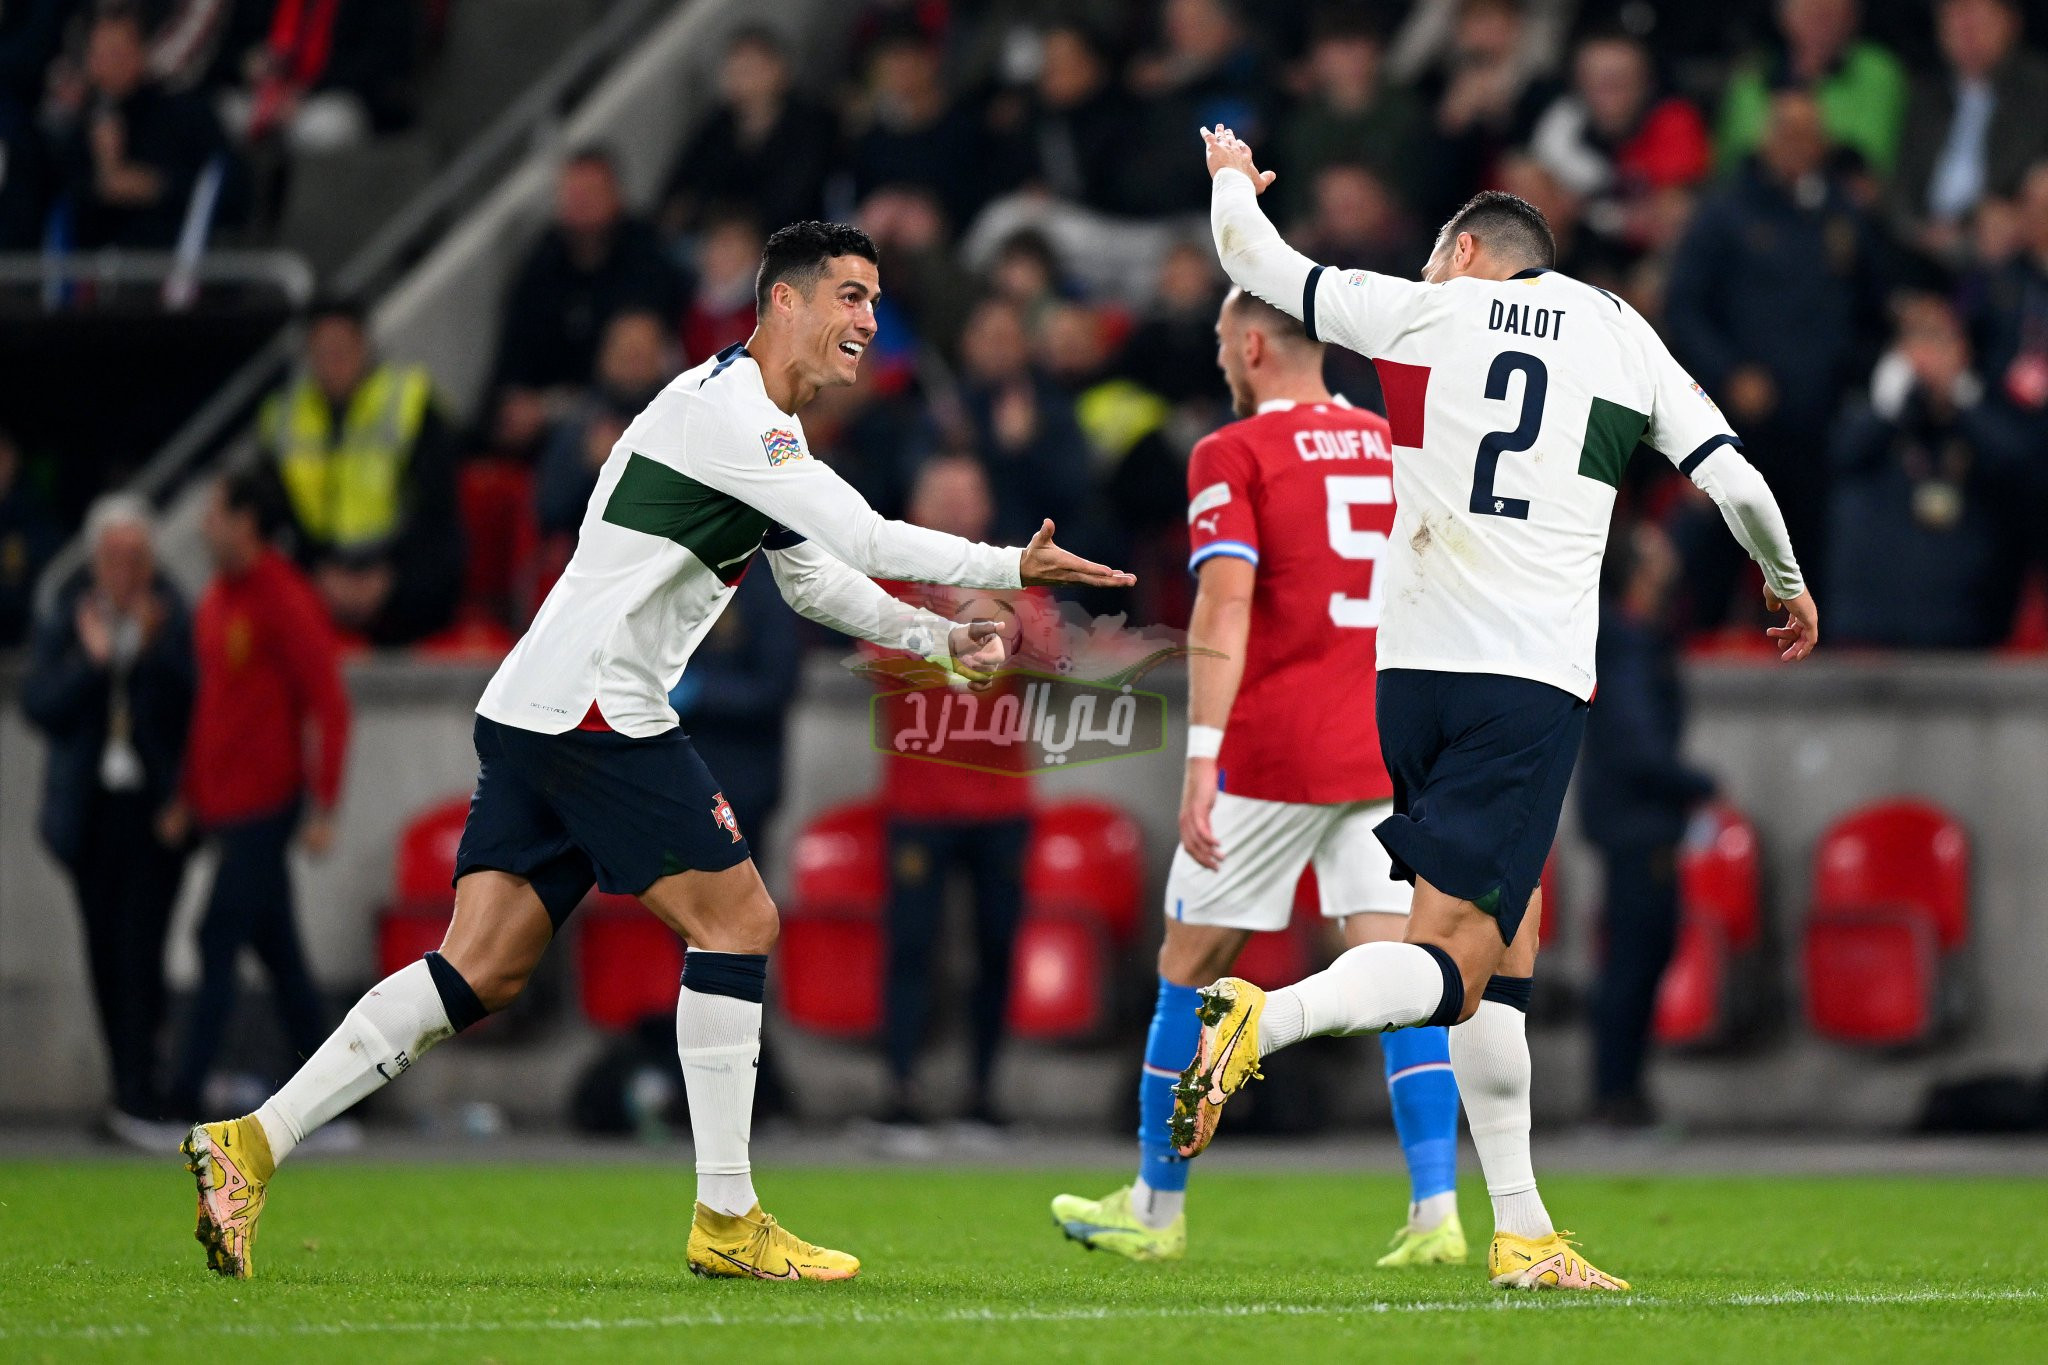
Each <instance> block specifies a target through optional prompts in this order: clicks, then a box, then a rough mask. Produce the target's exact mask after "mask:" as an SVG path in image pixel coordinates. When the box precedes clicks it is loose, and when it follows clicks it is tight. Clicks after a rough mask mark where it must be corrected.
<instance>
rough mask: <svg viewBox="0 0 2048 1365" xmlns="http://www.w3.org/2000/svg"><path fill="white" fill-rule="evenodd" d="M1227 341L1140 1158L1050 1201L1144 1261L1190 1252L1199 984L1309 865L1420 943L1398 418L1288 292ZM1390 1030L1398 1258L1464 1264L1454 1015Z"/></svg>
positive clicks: (1241, 308)
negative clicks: (1381, 654) (1405, 718)
mask: <svg viewBox="0 0 2048 1365" xmlns="http://www.w3.org/2000/svg"><path fill="white" fill-rule="evenodd" d="M1216 339H1217V363H1218V364H1219V365H1220V366H1221V367H1222V370H1223V375H1224V378H1225V380H1226V381H1227V382H1228V384H1229V386H1230V397H1231V403H1232V406H1233V407H1234V409H1235V410H1236V412H1237V415H1238V416H1239V417H1240V418H1241V419H1243V420H1241V421H1237V422H1233V423H1231V424H1230V425H1229V426H1226V427H1224V428H1223V429H1222V430H1220V431H1217V432H1215V433H1213V434H1211V435H1209V436H1208V437H1205V438H1204V439H1203V440H1202V441H1201V442H1200V443H1199V444H1197V445H1196V446H1195V449H1194V454H1193V456H1192V458H1191V459H1190V461H1189V464H1188V539H1189V543H1190V546H1191V547H1192V554H1191V555H1190V557H1189V561H1188V562H1189V568H1190V569H1191V570H1192V571H1193V572H1194V573H1196V574H1197V575H1198V576H1199V580H1200V586H1199V588H1198V589H1197V592H1196V597H1195V610H1194V619H1193V623H1192V628H1191V631H1190V643H1191V644H1193V645H1194V646H1196V647H1197V648H1198V649H1200V650H1205V651H1214V653H1213V654H1208V653H1198V654H1197V655H1196V656H1195V657H1194V658H1193V659H1192V661H1191V663H1190V667H1189V683H1188V690H1189V700H1188V720H1189V727H1188V754H1187V768H1186V778H1185V782H1184V785H1183V787H1182V790H1181V803H1180V838H1181V846H1180V848H1179V849H1178V850H1176V851H1175V853H1174V860H1173V870H1172V872H1171V873H1170V874H1169V876H1168V880H1167V887H1166V938H1165V941H1164V943H1162V944H1161V946H1160V949H1159V997H1158V1006H1157V1008H1156V1010H1155V1012H1154V1014H1153V1017H1152V1030H1151V1033H1150V1035H1149V1037H1148V1038H1147V1041H1146V1045H1145V1065H1144V1070H1143V1072H1142V1073H1141V1075H1140V1078H1139V1087H1138V1093H1139V1115H1140V1116H1139V1127H1138V1142H1139V1148H1140V1152H1141V1160H1140V1167H1139V1173H1138V1178H1137V1180H1136V1181H1134V1182H1133V1183H1132V1184H1130V1185H1128V1186H1125V1187H1124V1188H1122V1189H1120V1190H1117V1191H1116V1192H1115V1193H1113V1194H1111V1195H1108V1196H1107V1197H1105V1198H1102V1199H1083V1198H1079V1197H1077V1196H1074V1195H1061V1196H1060V1197H1059V1198H1058V1199H1055V1200H1054V1201H1053V1217H1054V1218H1055V1219H1056V1220H1057V1221H1058V1222H1059V1224H1060V1226H1061V1227H1062V1228H1063V1229H1064V1230H1065V1232H1066V1234H1067V1236H1068V1237H1070V1238H1072V1239H1073V1240H1075V1241H1077V1242H1080V1243H1082V1244H1083V1245H1086V1246H1089V1247H1093V1248H1100V1249H1102V1250H1105V1251H1115V1252H1117V1253H1119V1254H1121V1255H1124V1256H1128V1257H1130V1258H1131V1259H1133V1260H1145V1261H1149V1260H1174V1259H1178V1258H1179V1257H1180V1256H1181V1255H1183V1254H1184V1253H1185V1251H1186V1247H1187V1219H1186V1216H1185V1214H1184V1212H1183V1205H1184V1203H1185V1200H1186V1190H1187V1166H1186V1164H1185V1163H1184V1162H1183V1161H1182V1160H1181V1159H1180V1157H1179V1156H1178V1155H1177V1154H1176V1153H1175V1150H1174V1144H1173V1140H1172V1139H1171V1138H1170V1137H1169V1136H1168V1133H1167V1120H1168V1119H1169V1118H1170V1117H1171V1115H1172V1113H1173V1087H1174V1083H1175V1082H1176V1081H1177V1080H1179V1078H1180V1071H1181V1068H1182V1067H1183V1066H1184V1065H1185V1064H1186V1061H1187V1058H1188V1057H1189V1056H1190V1055H1192V1053H1193V1051H1194V1047H1195V1042H1196V1036H1197V1034H1198V1033H1199V1031H1200V1027H1201V1026H1200V1021H1199V1019H1198V1018H1197V1015H1196V1006H1197V1003H1198V1002H1197V1000H1196V996H1195V991H1196V988H1197V987H1199V986H1204V985H1207V984H1208V983H1209V982H1211V981H1213V980H1215V979H1216V978H1217V977H1218V976H1221V975H1225V974H1227V973H1228V972H1229V970H1230V968H1231V966H1232V964H1233V963H1235V962H1236V961H1237V956H1238V954H1239V953H1240V952H1241V951H1243V949H1244V945H1245V942H1246V940H1247V939H1249V938H1250V936H1251V935H1252V934H1253V933H1255V932H1258V931H1261V930H1272V929H1280V928H1284V927H1285V926H1286V924H1287V921H1288V917H1289V915H1290V914H1291V913H1292V911H1293V907H1294V892H1295V885H1296V883H1297V882H1299V881H1300V879H1301V874H1302V869H1303V868H1305V867H1308V866H1311V865H1313V866H1314V868H1315V871H1316V883H1317V886H1318V888H1319V890H1320V896H1321V901H1322V912H1323V915H1324V916H1325V917H1326V918H1330V919H1335V920H1338V921H1339V922H1340V923H1342V925H1343V926H1344V937H1345V941H1346V944H1347V946H1356V945H1358V944H1361V943H1367V942H1373V941H1377V940H1389V939H1391V940H1399V939H1400V938H1402V936H1403V934H1404V932H1405V930H1406V927H1407V916H1408V904H1409V899H1410V897H1409V888H1408V887H1407V885H1406V884H1405V883H1402V882H1397V881H1395V880H1394V879H1393V876H1392V870H1391V867H1390V864H1389V861H1388V858H1387V852H1386V850H1385V848H1383V847H1382V846H1381V844H1380V842H1379V840H1378V839H1377V838H1375V837H1374V835H1373V826H1374V825H1376V824H1378V823H1379V822H1380V821H1381V820H1383V819H1385V818H1386V817H1387V816H1388V815H1390V814H1392V813H1393V792H1394V788H1393V782H1392V780H1391V779H1390V778H1389V777H1388V776H1387V770H1386V765H1385V763H1384V762H1383V761H1382V759H1381V757H1380V743H1379V732H1378V728H1377V726H1376V724H1375V722H1374V707H1373V696H1372V692H1373V679H1374V671H1375V650H1376V648H1377V636H1378V626H1379V619H1380V592H1381V586H1380V585H1381V576H1380V574H1379V572H1378V561H1379V558H1380V556H1381V553H1382V552H1383V551H1384V550H1385V548H1386V544H1387V535H1388V532H1389V531H1390V530H1391V529H1392V528H1393V524H1394V483H1393V443H1392V436H1391V433H1390V432H1389V429H1388V427H1387V422H1386V419H1384V418H1382V417H1380V416H1378V415H1377V414H1375V413H1371V412H1367V411H1364V410H1361V409H1358V408H1354V407H1352V406H1350V405H1349V404H1348V403H1346V402H1345V401H1344V400H1343V399H1341V398H1333V397H1332V396H1331V394H1330V392H1329V390H1328V389H1327V388H1326V387H1325V386H1324V383H1323V347H1322V346H1321V345H1320V344H1319V343H1317V342H1314V341H1311V340H1309V337H1308V334H1307V333H1306V332H1305V331H1304V330H1303V329H1302V325H1301V323H1300V322H1299V321H1298V320H1296V319H1294V318H1291V317H1289V316H1287V315H1286V314H1285V313H1282V312H1281V311H1280V310H1278V309H1276V308H1274V307H1272V306H1270V305H1269V304H1266V303H1264V302H1262V301H1261V300H1259V299H1257V298H1255V297H1253V296H1252V295H1249V294H1246V293H1243V292H1242V291H1239V290H1232V291H1231V293H1230V295H1229V297H1228V298H1226V299H1225V300H1224V303H1223V310H1222V315H1221V316H1220V318H1219V319H1218V321H1217V324H1216ZM1380 1041H1381V1045H1382V1047H1383V1048H1384V1050H1385V1053H1386V1064H1387V1080H1388V1087H1389V1091H1390V1093H1391V1095H1392V1097H1393V1106H1394V1122H1395V1127H1396V1129H1397V1130H1398V1131H1399V1133H1400V1136H1401V1145H1402V1148H1403V1150H1404V1152H1405V1153H1406V1155H1407V1159H1408V1170H1409V1177H1410V1184H1411V1191H1412V1193H1411V1203H1410V1205H1409V1214H1408V1221H1407V1223H1406V1224H1405V1225H1404V1226H1403V1228H1402V1229H1401V1231H1400V1232H1399V1233H1397V1234H1396V1235H1395V1238H1394V1247H1393V1250H1392V1251H1390V1252H1389V1253H1388V1254H1387V1255H1386V1256H1385V1257H1383V1258H1382V1259H1381V1260H1380V1264H1381V1265H1418V1264H1426V1263H1434V1262H1445V1263H1461V1262H1463V1261H1464V1259H1465V1234H1464V1231H1463V1229H1462V1228H1461V1227H1460V1226H1459V1223H1458V1213H1457V1196H1456V1193H1455V1190H1454V1183H1455V1177H1456V1170H1457V1122H1458V1091H1457V1083H1456V1082H1455V1081H1454V1080H1453V1079H1452V1076H1451V1065H1450V1045H1449V1041H1448V1036H1447V1031H1446V1030H1444V1029H1441V1028H1417V1029H1408V1030H1405V1031H1402V1032H1399V1033H1389V1034H1385V1035H1382V1037H1381V1040H1380Z"/></svg>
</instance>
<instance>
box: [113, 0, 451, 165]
mask: <svg viewBox="0 0 2048 1365" xmlns="http://www.w3.org/2000/svg"><path fill="white" fill-rule="evenodd" d="M184 17H185V18H186V20H187V23H188V24H190V23H192V22H194V21H196V20H197V19H198V17H199V16H197V15H196V14H195V15H189V16H184ZM421 19H422V16H421V10H420V6H419V5H418V4H417V3H416V0H351V3H349V4H340V3H338V2H337V0H276V4H275V5H274V6H272V7H271V8H270V25H269V31H268V33H267V34H266V35H265V37H264V40H263V41H262V42H261V43H260V44H258V45H256V46H254V47H252V48H250V49H249V50H247V51H246V52H244V53H242V54H241V62H242V72H241V74H242V85H241V88H239V89H235V90H230V91H227V92H226V93H224V94H223V95H222V97H221V113H222V117H223V118H225V119H226V120H227V124H228V127H229V128H230V129H232V130H233V132H234V134H235V136H236V137H238V138H240V139H241V140H243V141H244V142H249V143H259V142H265V141H268V140H271V139H277V140H279V141H281V142H282V143H283V144H284V145H285V146H287V147H289V148H290V149H291V150H292V151H294V152H320V151H330V150H333V149H334V148H337V147H349V146H353V145H355V144H356V143H359V142H362V141H364V140H365V139H366V138H368V137H369V136H370V134H371V133H373V132H376V133H390V132H397V131H399V130H401V129H403V128H405V127H407V126H409V125H410V124H411V123H412V121H413V117H414V115H415V113H416V111H417V100H416V91H415V89H414V75H415V68H416V67H417V64H418V60H419V54H420V45H421V29H422V22H421ZM174 37H175V32H170V33H164V34H162V35H160V37H159V41H158V43H157V45H156V48H155V50H154V51H153V52H152V54H151V55H152V57H153V58H155V59H156V60H157V61H158V63H159V64H160V69H161V64H162V63H165V62H168V61H169V60H170V59H171V55H172V51H173V50H172V49H171V48H170V46H169V41H170V40H171V39H173V38H174Z"/></svg>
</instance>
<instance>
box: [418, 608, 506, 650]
mask: <svg viewBox="0 0 2048 1365" xmlns="http://www.w3.org/2000/svg"><path fill="white" fill-rule="evenodd" d="M518 643H519V637H518V636H516V635H514V634H513V633H512V632H511V631H510V630H509V629H507V628H506V626H505V624H504V623H503V622H502V621H497V620H493V619H492V618H490V617H488V616H485V615H484V614H483V613H482V611H481V609H480V608H478V607H476V606H474V605H470V606H465V607H463V608H462V611H461V614H460V615H459V616H458V617H457V618H456V620H455V621H454V622H453V623H452V624H450V625H449V626H448V627H447V629H445V630H439V631H436V632H435V633H434V634H432V635H429V636H428V637H427V638H426V639H424V640H421V641H420V642H419V643H418V644H416V645H414V646H413V651H414V652H415V653H417V654H420V655H422V656H424V657H426V658H429V659H449V660H455V661H461V662H490V663H495V662H497V661H498V660H500V659H503V658H504V657H505V656H506V655H507V654H510V653H511V652H512V646H514V645H516V644H518Z"/></svg>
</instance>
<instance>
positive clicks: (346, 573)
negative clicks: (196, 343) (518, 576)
mask: <svg viewBox="0 0 2048 1365" xmlns="http://www.w3.org/2000/svg"><path fill="white" fill-rule="evenodd" d="M257 437H258V440H259V441H260V443H261V445H262V449H263V460H264V464H265V466H266V467H267V469H268V471H269V473H270V474H272V475H273V476H274V477H275V480H276V483H277V485H278V487H279V489H280V490H281V492H282V495H283V502H284V505H285V507H286V508H287V509H288V510H289V511H290V513H291V521H292V527H293V530H294V532H295V535H296V539H297V541H298V545H297V557H298V559H299V562H300V563H301V564H302V565H304V566H305V567H306V569H307V570H308V571H309V572H311V574H312V575H313V581H314V584H315V586H316V587H318V588H319V589H320V593H321V596H322V598H323V599H324V600H325V601H326V602H327V606H328V610H329V612H330V613H331V614H332V615H333V617H334V619H335V622H336V624H338V625H340V626H341V627H342V628H343V629H344V630H349V631H354V632H357V633H359V634H361V635H364V636H365V637H367V638H369V639H370V640H372V641H374V642H377V643H381V644H402V643H406V642H409V641H411V640H416V639H418V638H420V637H421V636H423V635H427V634H431V633H432V632H433V631H434V630H436V629H438V628H439V627H440V626H442V625H445V624H446V623H447V621H448V619H449V617H450V615H451V614H452V613H453V610H454V605H455V598H456V596H457V594H458V593H459V592H460V590H461V585H462V584H461V579H462V535H461V527H460V525H459V524H458V510H457V505H456V495H455V470H454V452H453V440H452V437H451V436H450V433H449V431H448V428H447V424H446V423H445V422H444V421H443V420H442V419H441V417H440V416H439V414H438V413H437V412H436V410H435V405H434V386H433V381H432V380H431V379H430V378H429V377H428V376H427V372H426V371H425V370H423V369H420V368H419V367H418V366H414V365H397V364H387V363H380V362H378V361H377V360H376V359H375V357H374V356H373V355H372V354H371V350H370V343H369V337H368V333H367V330H366V328H365V326H364V319H363V316H362V313H361V312H360V311H359V310H358V309H357V308H355V307H354V306H353V305H350V304H328V305H323V306H321V307H318V308H315V309H314V311H313V316H312V318H311V320H310V323H309V325H308V329H307V334H306V354H305V364H304V366H303V368H302V369H301V370H300V371H299V373H298V374H296V375H294V376H293V378H292V379H291V381H290V382H289V383H287V384H286V385H285V387H284V388H282V389H281V390H279V391H278V392H276V393H274V394H272V395H271V396H270V398H269V399H268V401H266V402H265V403H264V405H263V408H262V411H261V413H260V414H259V416H258V418H257Z"/></svg>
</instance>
